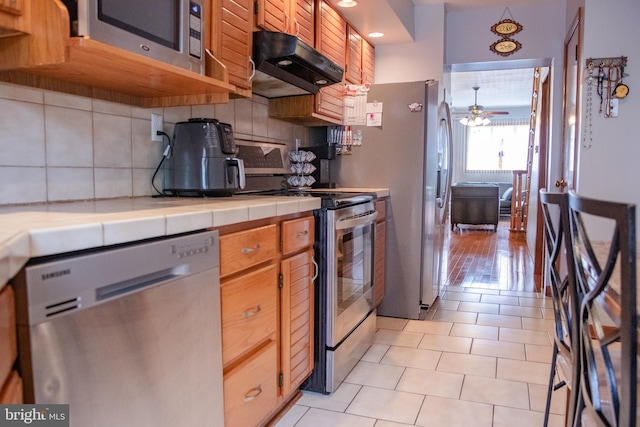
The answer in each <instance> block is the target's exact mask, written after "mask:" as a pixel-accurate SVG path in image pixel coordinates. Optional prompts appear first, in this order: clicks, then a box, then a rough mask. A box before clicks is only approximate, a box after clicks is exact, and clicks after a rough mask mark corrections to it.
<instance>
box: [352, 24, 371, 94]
mask: <svg viewBox="0 0 640 427" xmlns="http://www.w3.org/2000/svg"><path fill="white" fill-rule="evenodd" d="M374 62H375V47H373V45H371V43H369V42H368V41H367V40H365V39H364V37H362V36H361V35H360V34H359V33H358V31H357V30H356V29H355V28H353V27H352V26H351V25H349V26H348V33H347V65H346V68H345V79H346V80H347V82H348V83H353V84H365V83H369V84H373V79H374Z"/></svg>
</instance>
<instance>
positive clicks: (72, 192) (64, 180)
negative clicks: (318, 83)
mask: <svg viewBox="0 0 640 427" xmlns="http://www.w3.org/2000/svg"><path fill="white" fill-rule="evenodd" d="M0 111H3V112H6V113H4V114H3V115H1V116H0V182H2V183H3V185H2V186H0V206H1V205H13V204H27V203H42V202H57V201H68V200H85V199H86V200H91V199H103V198H116V197H132V196H134V197H137V196H150V195H153V194H156V191H155V190H154V189H153V187H152V186H151V177H152V175H153V173H154V171H155V169H156V167H157V166H158V164H159V163H160V160H161V159H162V152H163V151H164V148H165V147H166V145H167V141H166V140H165V141H163V142H152V141H151V114H152V113H154V114H160V115H162V116H163V129H164V131H165V132H166V133H167V134H168V135H170V136H171V137H173V128H174V125H175V123H177V122H180V121H185V120H187V119H189V118H191V117H212V118H216V119H218V120H220V121H221V122H225V123H229V124H231V126H232V127H233V129H234V133H236V134H238V135H241V137H242V138H243V139H245V138H252V137H257V138H258V139H259V140H264V139H265V138H267V139H268V140H270V141H274V142H283V143H287V144H289V145H290V146H292V145H293V143H294V139H295V138H300V139H301V140H302V141H303V142H305V141H307V140H308V138H309V132H308V130H307V129H306V128H305V127H303V126H300V125H296V124H293V123H289V122H284V121H279V120H275V119H270V118H269V117H268V100H267V99H264V98H260V97H254V98H252V99H245V98H237V99H231V100H230V101H229V103H227V104H216V105H199V106H181V107H165V108H149V109H145V108H139V107H132V106H129V105H125V104H117V103H112V102H106V101H101V100H97V99H91V98H86V97H81V96H76V95H67V94H63V93H58V92H49V91H43V90H39V89H32V88H28V87H22V86H19V85H12V84H5V83H0ZM155 183H156V187H157V188H158V189H159V190H160V191H161V190H162V171H160V172H159V173H158V176H157V177H156V180H155ZM7 184H9V185H7ZM281 209H284V210H286V206H278V210H279V211H280V210H281ZM218 220H219V221H222V222H224V215H222V216H221V217H220V218H219V219H218Z"/></svg>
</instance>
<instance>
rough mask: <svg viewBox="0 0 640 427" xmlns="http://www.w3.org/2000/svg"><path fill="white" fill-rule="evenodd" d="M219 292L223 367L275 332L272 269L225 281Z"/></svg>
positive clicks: (275, 293) (275, 295) (275, 283)
mask: <svg viewBox="0 0 640 427" xmlns="http://www.w3.org/2000/svg"><path fill="white" fill-rule="evenodd" d="M220 293H221V302H220V304H221V310H222V364H223V365H227V364H228V363H229V362H231V361H233V360H234V359H236V358H237V357H238V356H240V355H242V354H243V353H245V352H247V351H248V350H250V349H251V348H253V347H254V346H256V345H258V344H260V343H261V342H263V341H265V340H267V339H269V338H270V337H272V336H274V334H275V332H276V326H277V313H276V307H277V299H278V278H277V270H276V266H275V265H268V266H266V267H264V268H261V269H259V270H257V271H254V272H252V273H249V274H245V275H243V276H241V277H238V278H237V279H233V280H230V281H228V282H225V283H223V284H222V285H221V286H220Z"/></svg>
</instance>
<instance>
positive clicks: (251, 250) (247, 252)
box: [242, 243, 260, 255]
mask: <svg viewBox="0 0 640 427" xmlns="http://www.w3.org/2000/svg"><path fill="white" fill-rule="evenodd" d="M259 249H260V243H256V245H255V246H254V247H252V248H242V253H243V254H245V255H246V254H250V253H252V252H255V251H257V250H259Z"/></svg>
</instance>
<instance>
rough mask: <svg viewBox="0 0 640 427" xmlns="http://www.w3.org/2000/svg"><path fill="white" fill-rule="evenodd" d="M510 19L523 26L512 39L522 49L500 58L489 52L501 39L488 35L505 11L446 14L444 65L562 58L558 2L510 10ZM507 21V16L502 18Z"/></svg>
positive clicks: (562, 9)
mask: <svg viewBox="0 0 640 427" xmlns="http://www.w3.org/2000/svg"><path fill="white" fill-rule="evenodd" d="M509 10H510V12H511V15H512V16H513V19H514V20H515V21H516V22H519V23H520V24H522V27H523V29H522V31H521V32H520V33H518V34H515V35H513V37H512V38H513V39H514V40H517V41H519V42H520V43H522V49H520V50H519V51H517V52H515V53H513V54H511V55H509V56H508V57H503V56H500V55H497V54H495V53H493V52H491V51H490V50H489V46H491V44H492V43H493V42H495V41H497V40H499V39H500V37H498V36H497V35H496V34H494V33H492V32H491V26H492V25H493V24H495V23H496V22H498V21H500V18H501V17H502V14H503V13H504V11H505V9H504V8H503V7H499V8H485V9H473V10H462V11H453V12H449V13H447V33H446V50H445V62H446V63H447V64H464V63H468V62H485V61H502V60H505V59H507V60H515V59H532V58H553V57H559V58H562V56H561V53H562V43H561V40H564V36H565V29H564V26H565V23H564V22H565V19H564V16H565V6H564V4H563V3H561V2H560V3H559V2H547V3H542V4H540V3H538V4H537V5H535V6H532V5H524V6H511V5H510V6H509ZM505 18H509V14H506V15H505Z"/></svg>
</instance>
